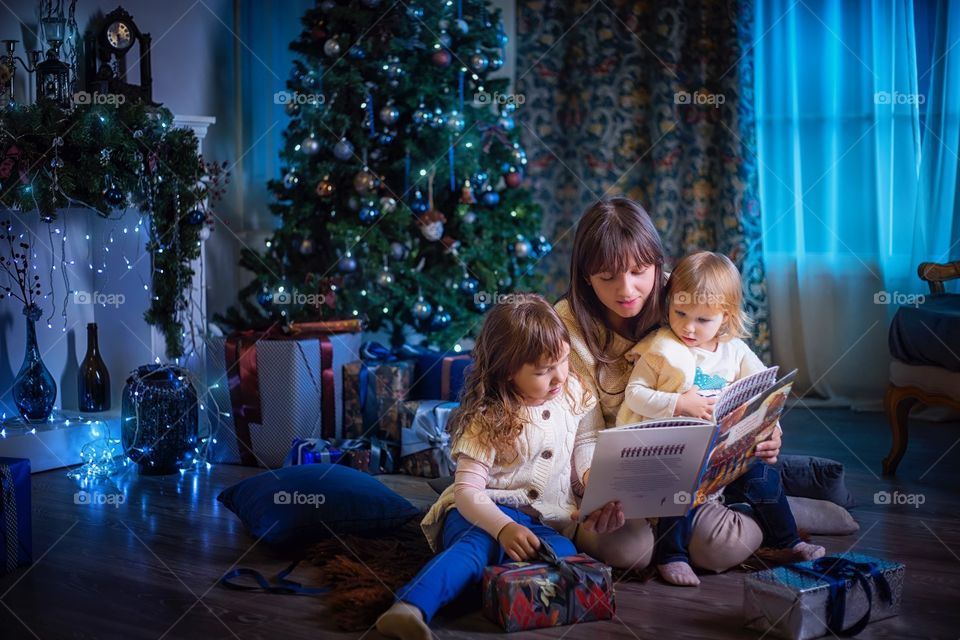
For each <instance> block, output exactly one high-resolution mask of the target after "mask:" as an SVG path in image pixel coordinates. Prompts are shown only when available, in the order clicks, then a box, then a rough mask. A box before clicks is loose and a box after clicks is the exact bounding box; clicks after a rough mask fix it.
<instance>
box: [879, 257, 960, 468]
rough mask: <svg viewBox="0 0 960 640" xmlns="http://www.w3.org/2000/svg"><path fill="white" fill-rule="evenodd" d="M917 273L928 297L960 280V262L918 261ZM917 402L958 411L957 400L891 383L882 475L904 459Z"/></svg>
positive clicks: (959, 407)
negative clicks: (889, 443)
mask: <svg viewBox="0 0 960 640" xmlns="http://www.w3.org/2000/svg"><path fill="white" fill-rule="evenodd" d="M917 274H918V275H919V276H920V279H921V280H923V281H925V282H926V283H927V284H928V285H929V287H930V293H931V294H937V293H944V292H945V289H944V286H943V283H944V282H947V281H949V280H953V279H955V278H960V260H958V261H956V262H949V263H947V264H937V263H935V262H921V263H920V266H919V267H918V268H917ZM956 349H957V351H960V345H957V346H956ZM944 373H945V374H952V375H957V374H955V373H953V372H950V371H946V370H944ZM917 403H921V404H925V405H939V406H946V407H951V408H953V409H955V410H957V411H960V399H958V398H953V397H950V396H945V395H942V394H939V393H931V392H929V391H927V390H925V389H923V388H921V387H920V386H912V385H911V386H897V385H895V384H893V383H892V382H891V383H890V384H889V385H888V386H887V392H886V394H885V396H884V402H883V404H884V410H885V411H886V414H887V419H888V420H889V422H890V431H891V433H892V435H893V443H892V446H891V447H890V453H888V454H887V457H886V458H884V459H883V473H884V475H892V474H894V473H896V471H897V465H899V464H900V460H901V459H903V454H904V453H905V452H906V450H907V418H908V416H909V414H910V410H911V409H912V408H913V407H914V406H916V405H917Z"/></svg>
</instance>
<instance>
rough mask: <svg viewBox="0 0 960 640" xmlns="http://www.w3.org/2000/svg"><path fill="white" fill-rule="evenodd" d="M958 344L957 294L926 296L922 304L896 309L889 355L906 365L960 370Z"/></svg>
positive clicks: (959, 310) (959, 314) (959, 305)
mask: <svg viewBox="0 0 960 640" xmlns="http://www.w3.org/2000/svg"><path fill="white" fill-rule="evenodd" d="M944 345H948V346H949V348H944ZM958 345H960V295H957V294H953V293H939V294H936V295H933V294H930V295H927V297H926V299H925V300H924V301H923V304H919V305H916V306H912V307H911V306H902V307H900V308H899V309H897V313H896V315H894V316H893V322H891V323H890V355H892V356H893V357H894V358H896V359H897V360H900V361H901V362H905V363H907V364H912V365H926V366H931V367H940V368H942V369H947V370H948V371H960V357H958V356H957V353H958V352H960V347H958Z"/></svg>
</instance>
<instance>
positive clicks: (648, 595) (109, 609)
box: [0, 408, 960, 640]
mask: <svg viewBox="0 0 960 640" xmlns="http://www.w3.org/2000/svg"><path fill="white" fill-rule="evenodd" d="M914 425H915V426H914V427H913V433H912V440H913V441H912V443H911V447H910V449H909V450H908V452H907V456H906V458H905V459H904V462H903V463H902V465H901V470H900V473H899V475H898V476H897V477H896V478H894V479H887V478H883V477H880V476H879V470H880V460H881V458H882V457H883V456H884V455H885V454H886V451H887V446H888V443H889V435H888V431H887V426H886V421H885V420H884V418H883V416H882V414H877V413H866V414H854V413H851V412H849V411H846V410H817V411H807V410H804V409H799V408H795V409H793V410H792V411H791V412H790V413H789V414H788V415H787V416H786V418H785V420H784V428H785V430H786V434H787V435H786V437H785V445H786V446H785V450H786V451H788V452H790V453H811V454H818V455H823V456H827V457H832V458H835V459H838V460H841V461H843V462H844V463H845V464H846V466H847V474H848V484H849V485H850V487H851V489H852V491H853V492H854V494H855V496H856V498H857V499H858V501H859V502H860V505H861V506H859V507H857V508H856V509H855V510H854V514H855V516H856V517H857V519H858V520H859V522H860V524H861V531H860V533H859V534H857V535H854V536H847V537H836V538H832V537H831V538H827V537H820V538H817V541H818V542H820V543H822V544H825V545H826V546H827V547H828V550H829V551H832V552H833V551H845V550H848V549H856V550H858V551H861V552H865V553H870V554H875V555H880V556H883V557H888V558H894V559H897V560H900V561H903V562H905V563H906V565H907V573H906V586H905V594H904V598H903V606H904V610H903V614H902V615H901V616H899V617H898V618H894V619H891V620H888V621H881V622H877V623H875V624H873V625H871V626H869V627H868V628H867V629H866V631H864V632H863V633H862V634H861V635H860V636H859V637H861V638H957V637H958V635H960V631H958V625H960V515H958V513H957V512H958V508H960V491H958V489H960V480H958V474H957V472H956V468H957V466H958V465H960V447H954V445H956V444H957V441H958V439H960V424H931V423H918V422H915V423H914ZM253 473H256V470H253V469H245V468H241V467H231V466H218V467H214V468H213V470H212V471H210V472H206V473H203V474H201V475H200V476H198V477H192V476H190V475H187V476H185V477H179V476H171V477H164V478H146V477H142V478H141V477H137V476H136V475H135V474H131V475H127V476H122V477H120V478H118V479H117V480H116V482H115V485H114V486H113V487H98V488H97V491H99V492H102V493H106V492H109V491H115V492H117V493H118V494H122V495H123V496H124V499H125V501H124V503H123V504H119V505H110V504H103V505H83V504H76V503H75V500H74V494H75V492H77V491H78V486H77V484H76V482H74V481H72V480H69V479H67V478H66V477H65V475H64V472H63V470H60V471H51V472H46V473H42V474H36V475H34V476H33V501H34V502H33V528H34V538H33V539H34V547H35V558H36V562H35V563H34V565H33V566H32V567H30V568H26V569H21V570H19V571H17V572H14V573H12V574H8V575H6V576H2V577H0V639H2V640H15V639H19V638H41V639H43V640H47V639H56V640H60V639H77V640H81V639H83V640H87V639H93V638H109V639H111V640H113V639H124V640H126V639H135V638H137V639H138V638H150V639H154V640H156V639H158V638H171V639H172V638H204V639H215V638H225V639H227V638H242V639H244V640H248V639H249V640H253V639H257V638H271V639H285V638H294V639H295V638H316V637H330V638H336V637H342V638H361V637H368V638H371V639H376V638H379V635H378V634H377V633H376V631H369V632H368V633H366V634H358V633H353V634H346V633H341V632H338V631H337V630H336V627H335V625H334V624H333V622H332V621H331V620H330V619H329V613H328V612H327V611H325V610H324V606H323V601H322V600H318V599H314V598H308V597H291V596H272V595H252V594H247V593H239V592H234V591H228V590H225V589H222V588H220V587H218V586H216V584H217V579H218V577H219V576H220V575H222V574H223V573H224V572H225V571H227V570H228V569H230V568H231V567H233V566H235V565H239V566H252V567H256V568H259V569H261V570H262V571H264V572H269V571H275V570H277V569H278V568H279V567H280V566H281V565H282V563H283V560H284V557H283V554H282V553H279V552H277V551H275V550H271V549H268V548H265V547H264V546H263V545H257V546H253V547H251V544H252V542H253V541H252V539H251V538H250V537H248V536H247V534H246V533H245V532H244V531H243V528H242V526H241V525H240V523H239V521H238V520H237V519H236V518H235V517H234V516H233V515H232V514H231V513H230V512H229V511H227V510H226V509H225V508H223V507H222V506H221V505H220V504H219V503H218V502H217V501H216V496H217V494H218V493H219V491H220V490H221V489H223V488H225V487H227V486H229V485H230V484H232V483H234V482H235V481H237V480H238V479H240V478H242V477H245V476H247V475H251V474H253ZM386 481H387V482H388V483H392V484H394V485H397V484H398V483H399V485H401V486H400V490H401V491H403V492H404V493H405V494H408V495H410V496H411V497H413V498H414V500H415V501H416V502H418V504H419V505H426V504H428V503H429V501H430V499H431V498H432V494H431V493H430V492H429V490H428V489H425V488H424V487H423V486H422V485H420V484H418V483H419V481H418V480H416V479H411V478H388V479H387V480H386ZM877 491H888V492H891V493H892V492H893V491H899V492H902V493H908V494H923V496H924V499H925V502H924V504H923V505H922V506H919V507H913V506H907V505H902V506H887V505H878V504H875V503H874V498H873V496H874V493H876V492H877ZM744 575H745V574H744V573H743V572H738V571H733V572H728V573H726V574H724V575H718V576H706V577H705V578H704V579H703V583H702V585H701V587H700V588H698V589H681V588H676V587H668V586H666V585H663V584H660V583H658V582H648V583H644V584H641V583H637V582H624V583H621V584H619V585H618V586H617V609H618V618H617V619H616V620H615V621H611V622H603V623H591V624H582V625H577V626H573V627H559V628H555V629H547V630H542V631H537V632H529V633H522V634H515V635H513V636H511V637H512V638H516V639H518V640H522V639H524V638H547V637H552V638H571V639H574V638H590V639H591V640H593V639H595V638H597V637H599V636H601V635H602V637H604V638H607V637H610V638H623V639H625V640H632V639H634V638H706V637H710V638H739V637H746V638H750V637H759V634H756V633H752V632H748V631H746V630H744V629H743V627H742V610H741V600H742V594H743V578H744ZM300 577H301V578H302V579H304V580H306V581H309V580H310V579H311V572H310V570H305V571H303V572H301V574H300ZM434 626H435V631H436V635H437V636H438V637H440V638H480V637H493V636H491V634H497V633H498V629H497V628H496V627H494V626H493V625H492V624H490V623H488V622H487V621H486V620H485V619H484V618H483V617H482V616H481V614H480V613H479V611H475V612H471V613H467V614H460V615H459V616H457V617H443V616H439V617H438V618H437V620H436V623H435V625H434Z"/></svg>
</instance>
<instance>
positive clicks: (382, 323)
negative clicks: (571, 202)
mask: <svg viewBox="0 0 960 640" xmlns="http://www.w3.org/2000/svg"><path fill="white" fill-rule="evenodd" d="M387 6H388V5H387V3H384V2H381V1H380V0H360V1H359V2H358V1H356V0H354V1H352V2H333V1H332V0H327V1H326V2H322V3H319V4H318V6H317V8H315V9H312V10H310V11H308V12H307V14H306V15H305V16H303V19H302V21H303V24H304V30H303V32H302V33H301V35H300V37H299V38H298V39H297V40H295V41H294V42H292V43H291V45H290V46H291V49H292V50H294V51H295V52H296V53H297V54H298V59H297V61H296V62H295V64H294V69H293V71H292V74H291V77H290V79H289V80H288V82H287V88H288V91H287V92H285V93H282V94H277V95H276V96H275V100H278V101H282V102H285V103H286V107H285V108H286V110H287V113H288V114H289V115H290V116H291V119H290V123H289V126H288V127H287V129H286V131H285V134H284V147H283V149H282V150H281V152H280V156H281V159H282V161H283V165H284V168H283V175H282V177H281V179H278V180H275V181H272V182H271V183H270V184H269V188H270V190H271V192H272V194H274V196H275V198H276V201H275V203H274V204H272V205H271V209H272V211H273V213H274V214H275V215H277V216H279V217H280V219H281V221H282V224H281V226H280V227H279V228H278V229H277V230H276V232H275V233H274V234H273V236H272V237H271V238H270V239H269V240H268V241H267V243H266V248H265V250H264V251H263V252H256V251H251V250H245V251H244V252H243V254H242V257H241V262H240V263H241V265H242V266H244V267H246V268H247V269H249V270H250V271H252V272H253V273H254V274H255V276H256V278H255V280H254V281H253V282H252V283H251V284H250V285H249V286H247V287H246V288H245V289H244V290H243V291H241V294H240V296H241V306H242V308H243V311H242V312H241V311H240V310H239V309H233V310H231V311H230V313H229V314H228V316H227V317H226V318H221V320H224V321H225V322H226V323H227V324H228V325H232V326H239V325H246V326H250V325H251V324H253V325H254V326H257V325H260V324H263V323H265V322H275V321H281V322H290V321H308V320H317V319H339V318H353V317H359V318H362V319H364V320H365V326H366V328H367V329H368V330H371V331H377V330H381V329H384V330H386V331H388V332H389V334H390V336H391V338H390V339H391V342H392V343H393V344H394V345H399V344H401V343H402V342H404V341H405V340H406V339H407V337H408V336H410V335H411V334H413V333H420V334H422V335H424V336H426V338H427V341H428V342H429V343H431V344H436V345H440V346H442V347H444V348H447V347H450V346H452V345H453V344H454V342H455V341H456V340H458V339H460V338H461V337H463V336H464V335H469V334H471V333H474V332H475V331H476V329H477V327H478V325H479V320H480V316H481V315H482V313H483V312H484V311H485V310H486V309H487V308H488V307H489V306H490V304H492V303H494V302H495V301H496V296H497V295H503V294H506V293H509V292H510V291H514V290H537V288H538V283H539V277H538V276H537V275H536V273H535V271H536V269H535V265H536V262H537V261H538V259H539V258H540V257H542V256H543V255H545V254H546V253H547V252H549V251H550V248H551V247H550V245H549V243H548V242H547V241H546V239H545V238H543V237H542V236H540V235H539V232H540V222H541V218H540V210H539V208H538V207H537V206H536V205H535V204H533V202H532V200H531V197H530V193H529V192H528V191H527V190H526V189H525V188H523V178H524V169H525V165H526V161H527V160H526V154H525V152H524V150H523V148H522V147H521V146H520V144H519V132H518V130H517V129H518V128H517V126H516V123H515V121H514V113H515V111H516V109H517V105H518V103H522V97H520V96H512V95H508V94H507V93H506V91H507V85H508V81H507V80H506V79H488V74H490V73H491V72H493V71H496V70H497V69H499V68H501V67H502V66H503V56H504V45H505V44H506V42H507V37H506V35H505V33H504V30H503V25H502V23H501V22H500V15H499V10H491V9H490V8H489V7H487V5H486V2H484V1H483V0H452V1H447V2H436V1H434V2H418V3H412V4H407V3H395V4H391V5H389V8H386V7H387ZM254 300H255V301H256V302H255V303H254Z"/></svg>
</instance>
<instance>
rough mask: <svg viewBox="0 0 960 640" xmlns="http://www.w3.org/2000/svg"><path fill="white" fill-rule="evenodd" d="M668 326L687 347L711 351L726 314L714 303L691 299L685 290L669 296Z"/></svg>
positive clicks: (715, 343) (715, 346)
mask: <svg viewBox="0 0 960 640" xmlns="http://www.w3.org/2000/svg"><path fill="white" fill-rule="evenodd" d="M669 304H670V328H671V329H672V330H673V333H674V334H676V336H677V337H678V338H679V339H680V341H681V342H683V343H684V344H685V345H687V346H688V347H691V348H692V347H700V348H703V349H709V350H711V351H713V350H715V349H716V348H717V334H718V333H720V327H722V326H723V323H724V321H725V320H726V319H727V314H726V313H724V312H723V310H722V309H720V308H719V307H717V306H715V305H710V304H705V303H700V302H696V301H693V297H692V296H691V295H689V294H685V292H680V293H677V294H675V295H673V296H671V299H670V301H669Z"/></svg>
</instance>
